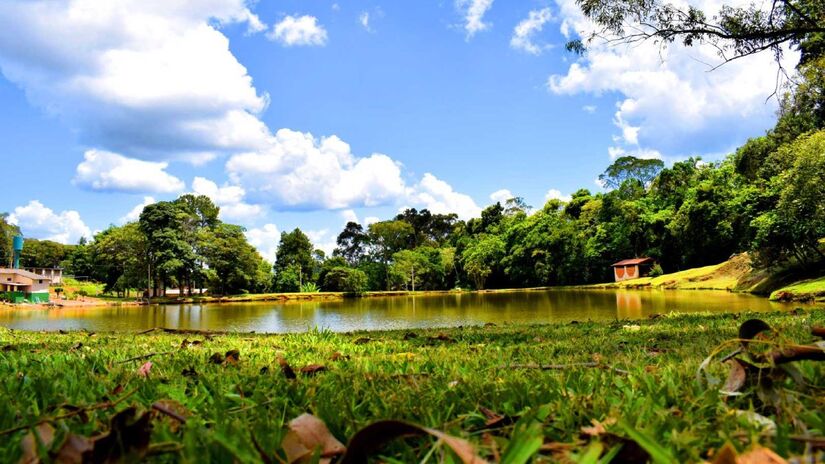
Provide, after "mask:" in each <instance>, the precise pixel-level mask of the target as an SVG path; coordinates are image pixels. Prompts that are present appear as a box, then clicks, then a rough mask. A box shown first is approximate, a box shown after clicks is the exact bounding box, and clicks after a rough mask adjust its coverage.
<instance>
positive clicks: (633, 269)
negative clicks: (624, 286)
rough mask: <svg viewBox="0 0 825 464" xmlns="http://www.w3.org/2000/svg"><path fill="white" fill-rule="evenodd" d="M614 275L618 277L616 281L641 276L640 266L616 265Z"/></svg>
mask: <svg viewBox="0 0 825 464" xmlns="http://www.w3.org/2000/svg"><path fill="white" fill-rule="evenodd" d="M613 277H614V278H615V279H616V282H621V281H623V280H630V279H636V278H638V277H639V266H638V265H632V266H616V267H614V268H613Z"/></svg>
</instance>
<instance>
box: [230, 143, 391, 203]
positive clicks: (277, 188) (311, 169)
mask: <svg viewBox="0 0 825 464" xmlns="http://www.w3.org/2000/svg"><path fill="white" fill-rule="evenodd" d="M226 170H227V172H228V173H229V177H230V179H231V180H232V181H233V183H235V184H236V185H240V186H242V187H243V188H244V189H245V190H246V192H247V196H248V197H249V198H250V199H252V200H253V201H255V202H259V203H270V204H273V205H275V206H276V207H277V208H281V209H313V208H327V209H341V208H349V207H352V206H380V205H385V204H390V203H391V202H393V201H394V200H396V199H398V198H400V197H401V196H402V195H403V194H404V181H403V179H402V178H401V167H400V165H399V164H398V163H396V162H395V161H393V160H392V159H390V157H388V156H386V155H382V154H379V153H375V154H372V155H370V156H367V157H361V158H359V157H356V156H355V155H353V154H352V152H351V150H350V146H349V145H348V144H347V143H345V142H344V141H343V140H341V139H340V138H338V137H337V136H334V135H333V136H330V137H322V138H321V139H316V138H315V137H314V136H313V135H312V134H309V133H303V132H297V131H293V130H289V129H281V130H279V131H278V132H277V133H276V134H275V136H274V137H273V138H272V139H271V141H270V144H269V146H268V147H267V148H266V149H265V150H261V151H258V152H250V153H242V154H238V155H235V156H233V157H231V158H230V159H229V161H227V163H226Z"/></svg>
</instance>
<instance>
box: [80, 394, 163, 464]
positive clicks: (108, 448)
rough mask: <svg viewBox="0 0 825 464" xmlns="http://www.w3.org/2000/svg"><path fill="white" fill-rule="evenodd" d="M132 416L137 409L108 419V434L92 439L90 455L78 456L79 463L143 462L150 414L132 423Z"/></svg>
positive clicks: (146, 449) (135, 413)
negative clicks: (80, 457) (81, 460)
mask: <svg viewBox="0 0 825 464" xmlns="http://www.w3.org/2000/svg"><path fill="white" fill-rule="evenodd" d="M136 415H137V409H136V408H134V407H130V408H126V409H124V410H123V411H120V412H119V413H117V414H115V415H114V416H112V420H111V425H110V427H109V431H108V432H107V433H104V434H102V435H98V436H96V437H94V438H92V449H91V451H88V450H87V451H84V452H83V453H82V454H83V462H94V463H115V462H121V461H122V460H128V461H131V462H137V461H140V460H141V459H143V457H144V456H146V452H147V451H148V450H149V439H150V437H151V434H152V413H151V411H147V412H145V413H143V414H141V415H140V417H138V418H137V419H135V416H136ZM80 444H81V445H82V443H80ZM78 449H81V448H78ZM88 453H91V456H90V458H88V459H87V456H88Z"/></svg>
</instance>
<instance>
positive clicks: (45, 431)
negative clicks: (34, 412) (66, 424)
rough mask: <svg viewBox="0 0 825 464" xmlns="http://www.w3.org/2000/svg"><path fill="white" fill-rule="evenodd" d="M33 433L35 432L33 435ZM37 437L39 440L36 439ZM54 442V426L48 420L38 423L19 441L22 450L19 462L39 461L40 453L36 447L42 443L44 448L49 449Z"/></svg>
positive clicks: (21, 463) (33, 463) (24, 463)
mask: <svg viewBox="0 0 825 464" xmlns="http://www.w3.org/2000/svg"><path fill="white" fill-rule="evenodd" d="M35 434H37V435H36V436H35ZM38 439H39V440H38ZM53 442H54V427H52V426H51V424H49V423H48V422H44V423H42V424H38V425H37V426H35V427H34V430H32V431H31V432H29V433H27V434H26V436H25V437H23V440H21V441H20V448H21V449H22V450H23V455H22V456H20V461H19V463H20V464H36V463H39V462H40V453H38V448H39V447H40V445H41V444H42V445H43V447H44V448H45V449H47V450H48V449H49V448H51V446H52V443H53Z"/></svg>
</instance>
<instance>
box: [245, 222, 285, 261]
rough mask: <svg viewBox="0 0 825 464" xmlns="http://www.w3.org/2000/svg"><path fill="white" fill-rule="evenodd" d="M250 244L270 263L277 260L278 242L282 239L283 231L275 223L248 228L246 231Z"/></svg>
mask: <svg viewBox="0 0 825 464" xmlns="http://www.w3.org/2000/svg"><path fill="white" fill-rule="evenodd" d="M245 235H246V239H247V240H248V241H249V244H250V245H252V246H254V247H255V248H256V249H257V250H258V253H260V254H261V256H263V257H264V259H266V260H267V261H269V262H270V263H274V262H275V255H276V254H277V251H278V243H279V242H280V240H281V231H280V230H278V226H276V225H275V224H265V225H263V226H262V227H257V228H252V229H248V230H247V231H246V233H245Z"/></svg>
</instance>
